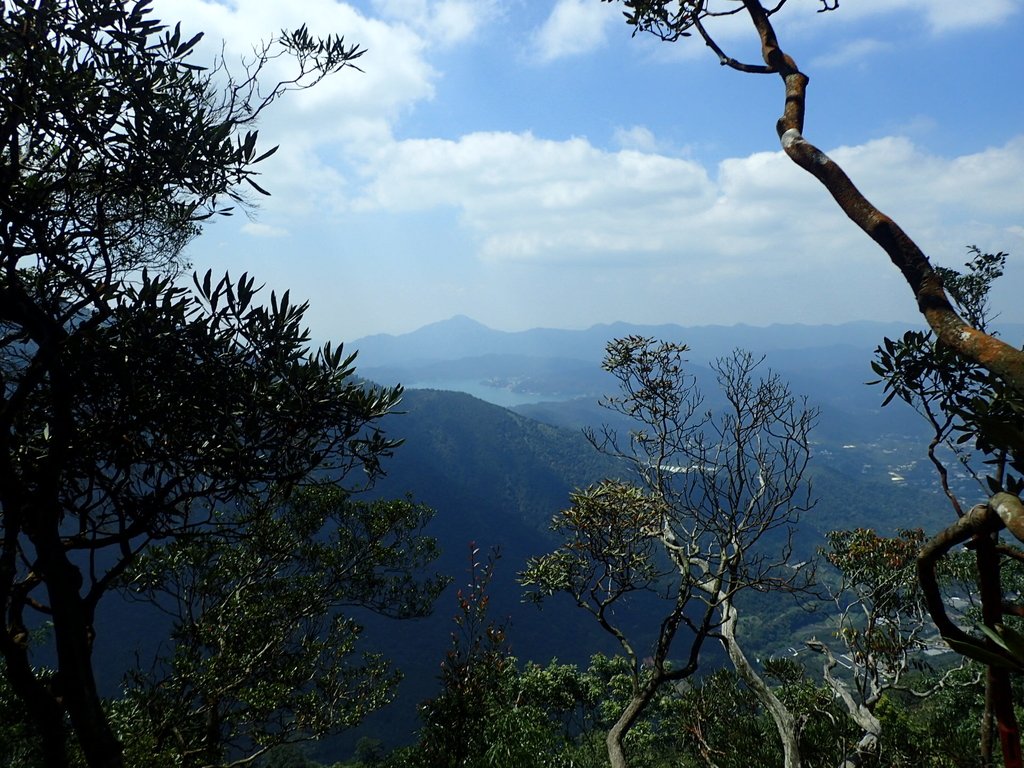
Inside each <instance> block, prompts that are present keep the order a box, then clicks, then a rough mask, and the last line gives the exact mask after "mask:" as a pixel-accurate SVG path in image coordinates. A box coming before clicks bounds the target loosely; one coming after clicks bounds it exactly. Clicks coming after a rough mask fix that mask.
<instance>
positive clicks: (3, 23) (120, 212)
mask: <svg viewBox="0 0 1024 768" xmlns="http://www.w3.org/2000/svg"><path fill="white" fill-rule="evenodd" d="M148 5H149V2H148V0H138V1H137V2H131V3H125V2H122V0H89V1H88V2H86V1H85V0H60V1H59V2H56V1H55V0H39V1H38V2H37V1H35V0H12V1H11V2H6V3H4V6H3V11H2V15H0V57H2V59H0V62H2V63H0V115H2V119H0V233H2V234H0V526H2V541H0V607H2V610H3V612H4V619H5V621H4V627H3V631H2V632H0V653H2V654H3V658H4V662H5V664H4V668H5V673H6V675H7V679H8V681H9V682H10V685H11V687H12V689H13V690H14V691H15V692H16V694H17V695H18V697H19V698H20V700H21V701H22V702H23V704H24V707H25V709H26V711H27V712H28V715H29V717H30V718H31V720H32V721H33V723H34V725H35V727H36V728H38V730H39V733H40V737H41V745H42V749H43V754H44V759H45V763H46V765H47V766H50V767H51V768H57V766H61V767H62V768H63V766H65V765H66V764H67V749H66V743H65V742H66V739H65V716H67V717H69V718H70V721H71V725H72V727H73V729H74V732H75V734H76V736H77V739H78V741H79V743H80V745H81V748H82V751H83V753H84V756H85V759H86V761H87V763H88V764H89V765H90V766H93V767H94V768H100V767H103V768H120V766H121V764H122V759H121V748H120V745H119V744H118V741H117V739H116V738H115V737H114V735H113V733H112V731H111V728H110V726H109V723H108V721H107V716H106V714H105V712H104V710H103V707H102V706H101V702H100V699H99V696H98V693H97V686H96V680H95V678H94V674H93V665H92V653H93V647H94V642H95V640H96V638H97V637H98V636H99V635H100V633H99V632H98V631H97V628H96V626H95V616H96V609H97V605H98V603H99V601H100V599H101V598H102V597H103V596H104V595H105V594H106V593H107V592H108V591H109V590H110V589H111V587H112V586H113V585H114V584H115V583H117V582H118V580H119V579H120V578H121V576H122V574H123V573H124V571H125V570H126V568H127V567H128V566H129V565H131V563H132V562H133V560H134V559H135V558H136V557H137V555H138V554H139V553H140V552H141V551H143V550H144V549H145V547H146V546H148V544H149V543H150V542H152V541H155V540H161V539H168V538H173V537H176V536H181V535H194V534H196V533H198V532H200V531H202V530H203V529H204V526H206V525H207V524H209V523H212V522H213V520H212V518H211V515H212V514H213V511H214V510H215V509H216V508H218V507H222V506H224V505H226V504H228V503H229V502H230V501H231V500H235V499H240V498H249V497H253V496H261V495H262V496H264V497H266V495H267V494H268V493H269V492H270V491H271V489H273V491H274V492H275V493H280V492H284V491H286V490H289V489H292V488H294V487H295V486H297V485H299V484H301V483H304V482H306V481H308V480H309V479H311V477H312V473H313V472H314V471H317V472H320V473H321V474H320V475H319V479H325V480H326V479H329V480H332V481H341V480H342V479H343V478H344V477H345V475H346V473H347V472H348V470H350V469H353V468H355V467H362V466H365V467H366V468H367V470H369V472H370V473H371V475H372V474H373V473H374V472H376V470H377V462H378V460H379V458H380V457H381V456H382V455H384V454H386V453H387V451H388V450H389V447H390V443H388V442H387V441H386V440H384V439H383V438H382V437H381V436H380V435H379V434H378V433H376V432H375V431H374V430H373V429H372V423H373V422H374V421H375V420H376V419H378V418H379V417H380V416H382V415H383V414H384V413H386V412H387V411H388V410H389V409H390V408H391V407H392V406H393V405H394V404H395V403H396V402H397V401H398V398H399V395H400V392H399V391H398V390H383V391H381V390H374V389H368V388H364V387H362V386H358V385H356V383H355V382H354V381H353V380H352V366H351V363H352V357H351V356H346V355H343V354H342V352H341V350H340V349H333V348H330V347H327V348H325V349H323V350H319V351H314V350H310V349H309V347H308V338H309V337H308V334H307V333H306V331H305V329H304V328H303V326H302V316H303V312H304V310H305V306H304V305H295V304H292V303H290V302H289V300H288V296H287V294H285V295H284V296H280V297H278V296H275V295H271V296H270V297H269V298H270V302H269V303H270V306H269V307H262V306H258V305H256V304H254V303H253V302H252V299H253V296H254V295H255V294H256V292H257V290H258V289H256V288H254V281H253V280H251V279H250V278H248V277H246V276H243V277H242V278H241V279H240V280H238V281H237V282H236V281H232V280H230V279H228V278H225V279H224V280H221V281H216V280H213V279H211V276H210V275H209V274H207V276H206V278H205V279H197V280H196V284H195V288H194V290H192V289H188V288H185V287H182V286H179V285H176V284H175V283H174V282H173V280H174V278H176V277H177V276H179V275H180V273H181V272H182V270H183V269H184V267H185V263H184V259H183V257H182V250H183V248H184V246H185V245H186V244H187V243H188V241H189V240H190V239H191V238H192V237H194V236H195V235H196V234H197V232H198V231H199V226H200V225H201V222H202V221H204V220H205V219H208V218H209V217H210V216H212V215H214V214H221V213H227V212H228V210H229V209H227V208H225V203H231V202H234V203H235V204H240V203H243V202H244V197H243V192H242V187H243V186H244V188H245V189H246V190H249V189H251V190H255V191H256V192H263V191H264V190H262V188H261V187H260V186H259V185H258V184H257V182H256V180H255V179H256V176H257V172H256V169H255V165H256V164H257V163H258V162H259V161H260V160H262V159H263V158H264V157H266V156H268V155H269V154H271V153H272V152H273V150H270V151H268V152H262V153H261V152H260V151H258V150H257V135H256V132H255V131H254V130H251V127H252V125H253V123H254V121H255V120H256V119H257V117H258V116H259V114H260V113H261V112H262V110H263V109H264V108H266V107H267V106H268V105H269V104H270V103H272V102H273V101H274V100H275V99H277V98H278V97H279V96H280V95H281V94H282V93H284V92H285V91H286V90H289V89H290V88H295V87H305V86H308V85H310V84H312V83H314V82H316V81H317V80H318V79H320V78H321V77H323V76H325V75H326V74H328V73H330V72H334V71H337V70H340V69H342V68H343V67H346V66H349V65H351V64H352V62H353V61H354V60H355V59H356V58H358V56H359V55H360V53H361V52H360V51H359V49H358V48H357V47H355V46H351V45H345V44H344V41H343V40H342V39H340V38H331V39H328V40H324V41H319V40H315V39H313V38H311V37H310V35H309V34H308V32H307V31H306V30H305V29H304V28H303V29H299V30H297V31H295V32H289V33H282V35H281V36H280V38H279V39H277V40H276V41H274V42H273V43H271V44H269V45H268V46H267V47H266V48H264V49H262V50H261V51H258V52H257V55H256V60H255V62H254V63H253V64H252V65H251V66H250V67H249V68H247V69H246V70H245V71H244V72H243V73H242V74H241V76H240V77H236V78H231V77H230V76H228V77H227V84H226V85H225V86H223V87H217V86H215V85H214V83H215V82H218V80H222V79H223V78H220V75H221V74H226V72H221V73H217V72H211V71H208V70H204V69H203V68H202V67H199V66H196V65H194V64H192V63H190V62H188V61H187V58H188V56H189V53H190V51H191V50H192V49H193V47H194V46H195V44H196V42H197V41H198V40H199V38H200V36H199V35H196V36H193V37H187V36H185V37H183V36H182V35H181V32H180V29H179V28H178V27H175V28H174V29H171V28H169V27H167V26H166V25H164V24H162V23H160V22H159V21H157V20H155V19H152V18H150V16H149V13H150V9H149V7H148ZM281 55H291V56H293V57H294V61H295V62H296V74H295V77H294V78H293V79H290V80H288V81H286V82H279V83H277V84H267V83H262V84H261V83H260V82H259V80H258V75H259V70H260V69H261V68H262V66H263V65H264V64H265V63H266V62H267V61H268V60H269V59H270V58H277V57H279V56H281ZM221 69H222V70H223V67H221ZM37 616H42V617H44V618H45V620H47V621H49V622H51V623H52V627H53V631H52V637H53V644H54V647H55V650H56V659H57V661H56V664H57V670H56V674H54V675H52V676H48V675H43V674H37V672H36V671H35V669H34V665H33V659H32V655H31V654H32V651H31V646H30V644H29V642H28V637H29V629H30V628H31V626H32V625H33V623H34V622H35V621H37V619H36V618H34V617H37Z"/></svg>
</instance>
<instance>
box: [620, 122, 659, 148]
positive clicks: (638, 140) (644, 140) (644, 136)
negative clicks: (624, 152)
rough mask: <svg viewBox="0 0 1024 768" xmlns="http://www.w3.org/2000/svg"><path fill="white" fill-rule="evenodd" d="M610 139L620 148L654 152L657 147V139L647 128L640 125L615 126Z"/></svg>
mask: <svg viewBox="0 0 1024 768" xmlns="http://www.w3.org/2000/svg"><path fill="white" fill-rule="evenodd" d="M612 139H613V140H614V142H615V143H616V144H617V145H619V146H620V147H621V148H622V149H635V150H637V151H638V152H655V151H657V149H658V140H657V139H656V138H655V136H654V134H653V133H652V132H651V130H650V129H649V128H646V127H644V126H642V125H633V126H630V127H629V128H616V129H615V133H614V135H613V136H612Z"/></svg>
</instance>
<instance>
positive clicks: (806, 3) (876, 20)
mask: <svg viewBox="0 0 1024 768" xmlns="http://www.w3.org/2000/svg"><path fill="white" fill-rule="evenodd" d="M154 6H155V8H156V14H157V15H158V16H159V17H160V18H162V19H164V20H165V21H176V20H179V19H180V20H181V21H182V28H183V31H184V32H189V33H191V32H195V31H200V30H202V31H205V32H206V34H207V38H206V40H205V41H204V46H205V47H203V48H201V49H200V50H199V51H198V52H197V54H196V56H195V59H194V60H195V61H197V62H198V63H203V62H205V61H206V60H208V59H209V58H210V57H211V56H212V55H213V53H214V52H216V50H218V49H219V46H220V41H221V40H223V41H224V44H225V51H226V53H227V56H228V58H229V59H230V58H232V57H237V56H240V55H244V54H245V53H246V52H250V53H251V50H252V47H253V45H254V44H255V43H256V42H258V41H259V40H261V39H267V38H269V37H271V36H272V35H273V34H274V33H275V32H276V31H277V30H280V29H281V28H285V27H287V28H294V27H296V26H298V25H299V24H302V23H307V24H308V25H309V27H310V29H311V30H312V31H313V32H315V33H317V34H320V35H325V34H329V33H341V34H344V35H345V37H346V40H347V41H350V42H354V43H359V44H360V45H361V46H363V47H365V48H366V49H367V53H366V55H365V56H364V57H363V58H362V59H360V61H359V64H360V66H361V67H362V69H363V70H364V72H362V73H361V72H357V71H354V70H346V71H344V72H342V73H341V74H338V75H335V76H334V77H332V78H331V79H329V80H327V81H325V82H323V83H321V84H320V85H319V86H317V87H316V88H315V89H313V90H310V91H307V92H303V93H297V94H291V95H290V97H288V98H286V99H285V100H283V101H282V102H280V103H278V104H276V105H275V106H274V107H273V108H272V109H271V110H270V111H269V112H268V113H267V115H266V117H265V119H264V120H263V122H262V124H261V126H260V132H261V137H262V141H263V145H264V146H265V147H266V148H269V147H270V146H272V145H273V144H280V145H281V149H280V151H279V152H278V153H277V154H276V155H275V156H274V157H272V158H271V159H269V160H267V161H266V162H265V163H264V164H263V165H264V167H263V168H262V171H263V173H264V176H263V177H262V179H261V184H263V185H264V186H266V187H267V188H268V189H269V190H270V191H271V192H272V193H273V196H272V197H270V198H262V199H261V200H260V201H259V202H260V208H259V210H258V211H256V212H255V215H254V216H253V217H251V218H247V217H245V216H236V217H233V218H231V219H220V220H219V221H217V222H216V223H213V224H211V225H210V226H208V228H207V230H206V232H205V233H204V234H203V235H202V237H201V238H200V239H199V240H197V241H196V243H195V244H194V246H193V247H192V251H191V256H192V259H193V261H194V263H195V266H196V267H197V268H200V269H205V268H206V267H208V266H212V267H214V268H215V269H216V270H218V271H223V270H225V269H227V270H230V271H231V272H232V274H238V273H240V272H242V271H248V272H250V273H251V274H253V275H255V276H256V277H257V278H258V279H259V280H260V281H262V282H265V283H266V284H267V285H268V287H273V288H276V289H278V290H282V289H285V288H290V289H291V291H292V295H293V297H294V298H304V299H308V300H309V301H310V302H311V305H312V306H311V311H310V314H309V315H308V318H309V321H310V323H311V326H312V330H313V332H314V334H315V336H317V337H318V338H328V337H330V338H335V339H340V340H351V339H354V338H358V337H360V336H363V335H367V334H371V333H378V332H388V333H402V332H406V331H410V330H413V329H415V328H417V327H419V326H421V325H424V324H427V323H430V322H434V321H437V320H442V319H445V318H448V317H451V316H452V315H455V314H465V315H469V316H471V317H473V318H475V319H477V320H479V321H481V322H483V323H485V324H487V325H489V326H491V327H494V328H499V329H503V330H521V329H525V328H531V327H537V326H548V327H561V328H583V327H587V326H590V325H592V324H594V323H598V322H609V321H613V320H626V321H632V322H639V323H664V322H673V323H680V324H684V325H703V324H710V323H716V324H717V323H721V324H731V323H737V322H743V323H750V324H756V325H766V324H769V323H774V322H807V323H825V322H844V321H848V320H855V319H868V318H874V319H884V320H897V319H909V318H913V317H915V310H914V305H913V298H912V296H911V294H910V292H909V289H907V288H906V287H905V284H904V283H903V282H902V279H901V277H900V276H899V274H898V273H897V271H896V270H895V268H893V267H892V266H890V265H889V263H888V261H887V259H886V257H885V255H884V254H883V253H882V252H881V251H880V250H879V249H878V248H877V247H875V246H874V245H873V243H871V241H870V240H868V238H867V237H866V236H865V235H863V234H862V233H861V232H860V231H859V230H857V229H856V228H855V227H854V226H853V225H852V224H851V223H850V222H849V221H848V220H846V219H845V218H844V217H843V215H842V214H841V213H840V212H839V211H838V209H836V207H835V205H834V203H833V202H832V201H831V198H830V197H828V195H827V193H826V192H825V191H824V189H823V188H822V187H821V186H820V185H819V184H818V183H817V182H816V181H815V180H814V179H812V178H811V177H810V176H808V175H806V174H805V173H803V172H802V171H800V170H799V169H797V168H796V167H795V166H793V165H792V164H791V163H790V161H789V160H787V159H786V158H785V156H784V155H783V154H782V153H781V151H780V149H779V144H778V140H777V138H776V135H775V129H774V125H775V120H776V118H777V116H778V114H779V112H780V110H781V107H782V100H783V90H782V83H781V80H780V79H779V78H778V77H777V76H765V75H743V74H740V73H737V72H733V71H731V70H728V69H725V68H723V67H720V66H719V64H718V63H717V59H716V58H715V57H714V55H713V54H712V53H711V52H710V50H708V49H707V48H705V47H704V46H703V44H702V43H701V42H700V41H699V40H697V39H693V38H691V39H687V40H683V41H680V42H678V43H674V44H667V43H662V42H660V41H657V40H655V39H654V38H652V37H649V36H638V37H636V38H633V37H631V35H630V31H631V29H630V27H628V26H627V25H626V24H625V22H624V21H623V19H622V6H621V5H620V4H618V3H612V4H608V3H602V2H599V1H598V0H352V1H350V2H338V1H337V0H293V1H292V2H282V0H233V1H232V0H222V1H221V2H214V1H213V0H156V1H155V3H154ZM818 7H820V3H818V2H813V1H812V0H790V3H789V4H788V5H787V6H786V8H785V10H784V11H782V12H781V13H780V14H779V15H778V16H776V17H775V19H776V26H777V30H778V32H779V37H780V42H781V43H782V45H783V47H784V48H785V49H786V50H787V51H788V52H789V53H790V54H791V55H792V56H793V57H794V58H795V59H796V61H797V63H798V64H799V65H800V66H801V68H802V69H803V70H804V71H805V72H807V73H808V74H809V75H810V78H811V83H810V88H809V97H808V109H807V122H806V126H805V135H806V136H807V138H808V139H809V140H810V141H812V142H814V143H816V144H817V145H818V146H819V147H821V148H822V149H824V150H826V151H828V152H830V153H831V154H832V156H833V157H834V158H835V159H836V160H838V161H840V162H841V163H842V164H843V165H844V166H845V168H846V169H847V171H848V172H849V173H850V175H851V176H852V177H853V179H854V181H855V182H856V183H857V184H858V185H859V186H860V188H861V189H862V190H863V191H864V192H865V194H867V196H868V197H869V198H870V199H871V200H872V201H873V202H875V203H876V204H877V205H879V206H880V207H881V208H882V209H883V210H884V211H886V212H887V213H889V214H890V215H892V216H893V217H894V218H895V219H896V220H897V221H898V222H900V223H901V224H902V226H903V227H904V228H905V229H906V230H907V231H908V232H909V233H910V235H911V236H912V237H914V238H915V239H916V240H917V241H918V243H919V244H920V245H922V246H923V247H924V249H925V251H926V252H927V253H928V254H929V255H930V256H931V258H932V259H933V261H935V262H937V263H940V264H946V265H950V266H958V265H960V264H962V262H963V261H964V258H965V246H966V245H968V244H972V243H976V244H977V245H979V246H980V247H982V248H984V249H986V250H1005V251H1009V252H1010V254H1011V262H1010V268H1009V271H1008V275H1007V276H1006V277H1005V278H1004V285H1003V288H1002V291H1001V293H1000V297H1001V299H1000V298H999V297H997V303H998V306H999V308H1000V309H1002V311H1003V313H1004V317H1006V318H1007V319H1010V320H1024V303H1022V302H1021V301H1020V300H1019V297H1020V296H1021V295H1022V294H1024V265H1022V264H1020V263H1018V262H1019V261H1021V260H1022V259H1024V56H1022V50H1021V49H1022V47H1024V4H1021V3H1020V2H1019V0H975V1H974V2H970V3H964V2H963V1H962V0H842V3H841V8H840V10H839V11H837V12H834V13H827V14H819V13H816V9H817V8H818ZM712 30H713V31H715V30H717V33H718V35H719V39H720V41H721V42H722V43H723V44H724V45H725V47H726V48H727V52H729V53H731V54H733V55H734V56H736V57H737V58H746V59H748V60H751V61H756V60H757V56H758V53H757V49H756V47H755V45H754V43H755V42H756V41H755V39H754V36H753V32H752V29H751V28H750V24H749V21H747V20H746V17H744V16H736V17H734V18H731V19H726V20H724V21H723V22H722V23H719V24H717V25H712Z"/></svg>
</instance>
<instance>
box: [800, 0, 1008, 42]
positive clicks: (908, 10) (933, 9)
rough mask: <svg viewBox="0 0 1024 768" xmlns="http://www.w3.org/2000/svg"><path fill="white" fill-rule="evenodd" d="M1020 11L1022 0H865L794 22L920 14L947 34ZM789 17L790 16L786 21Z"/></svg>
mask: <svg viewBox="0 0 1024 768" xmlns="http://www.w3.org/2000/svg"><path fill="white" fill-rule="evenodd" d="M1019 11H1020V2H1019V0H973V2H968V3H965V2H962V1H961V0H865V1H864V2H850V3H847V2H843V3H842V4H841V5H840V7H839V10H837V11H834V12H832V13H827V14H824V15H823V17H824V18H823V19H822V18H821V17H819V19H821V20H820V21H818V22H815V19H814V18H813V16H818V14H813V15H811V14H805V15H804V16H803V17H802V18H800V19H799V20H798V21H796V22H794V23H795V24H797V25H799V26H800V27H802V28H809V27H812V26H813V25H815V23H817V24H818V25H820V24H821V23H822V22H828V23H831V24H844V23H848V22H855V21H860V20H862V19H869V18H872V17H875V16H883V15H888V16H891V15H893V14H899V15H902V16H907V15H913V16H916V17H921V18H922V19H923V21H924V24H925V26H926V28H927V29H928V31H929V32H930V33H932V34H946V33H950V32H955V31H963V30H965V29H971V28H979V27H991V26H995V25H997V24H1001V23H1002V22H1004V21H1006V20H1007V19H1009V18H1010V17H1011V16H1013V15H1014V14H1016V13H1018V12H1019ZM788 22H789V20H788V19H787V23H788Z"/></svg>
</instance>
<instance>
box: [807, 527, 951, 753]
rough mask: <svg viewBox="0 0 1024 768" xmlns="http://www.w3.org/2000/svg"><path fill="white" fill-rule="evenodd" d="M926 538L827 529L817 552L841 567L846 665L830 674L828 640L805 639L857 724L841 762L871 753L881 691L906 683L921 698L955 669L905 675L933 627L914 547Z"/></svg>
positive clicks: (877, 736)
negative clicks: (846, 670)
mask: <svg viewBox="0 0 1024 768" xmlns="http://www.w3.org/2000/svg"><path fill="white" fill-rule="evenodd" d="M924 540H925V536H924V531H922V530H920V529H917V530H912V531H911V530H904V531H900V532H899V534H898V535H897V536H894V537H884V536H879V535H878V534H876V533H875V532H874V531H871V530H867V529H863V528H858V529H855V530H851V531H832V532H831V533H829V534H828V547H827V548H826V549H825V550H824V551H823V554H824V557H825V560H826V561H827V562H828V563H829V564H830V565H832V566H833V567H835V568H836V569H837V570H838V571H839V575H840V583H839V585H838V587H837V588H836V589H835V591H834V592H833V598H834V600H835V602H836V605H837V607H838V609H839V618H838V628H837V632H836V635H837V637H838V638H839V640H840V642H841V643H842V645H843V647H844V648H845V650H846V658H847V659H849V660H850V667H851V673H850V674H849V675H846V676H845V677H839V676H837V675H835V674H834V670H835V668H836V666H837V663H838V662H837V660H836V658H835V656H834V655H833V653H832V650H831V649H830V648H829V646H828V645H827V644H826V643H824V642H821V641H819V640H816V639H812V640H810V641H808V642H807V646H808V647H809V648H810V649H811V650H812V651H815V652H817V653H820V654H822V655H823V656H824V657H825V661H824V665H823V675H824V679H825V684H826V685H827V686H828V687H829V688H831V690H832V691H833V692H834V694H835V696H836V698H837V699H838V700H839V701H841V702H842V704H843V706H844V707H845V709H846V711H847V714H848V715H849V717H850V719H851V720H852V722H853V723H854V724H855V725H856V727H857V728H858V729H859V730H860V732H861V738H860V740H859V741H858V742H857V743H856V744H855V745H854V748H853V749H852V750H851V752H850V754H849V755H848V756H847V757H846V758H845V760H844V763H843V764H844V765H851V766H852V765H860V764H861V763H862V762H863V761H864V759H865V758H866V757H868V756H874V755H877V753H878V750H879V747H880V745H881V739H882V727H883V724H882V720H881V718H880V717H879V716H878V714H877V710H878V707H879V705H880V704H881V702H882V700H883V696H884V695H885V694H886V693H887V692H889V691H897V690H902V691H909V692H910V693H912V694H913V695H914V696H916V697H920V698H924V697H927V696H930V695H932V694H934V693H935V692H936V691H937V690H938V689H940V688H942V687H943V686H944V685H946V684H947V683H948V681H949V680H951V679H952V678H953V677H955V675H956V673H958V672H959V671H960V668H958V667H955V668H953V669H951V670H949V671H947V672H946V673H944V674H943V675H942V676H941V677H940V678H939V679H938V680H936V681H933V682H932V683H931V684H929V686H928V689H927V690H911V689H908V688H907V687H906V686H905V685H904V682H903V680H904V677H905V675H906V674H907V673H908V672H911V671H914V670H915V669H920V667H921V665H920V654H921V653H922V652H923V651H925V650H926V648H927V647H928V644H927V641H926V638H925V633H926V632H929V631H933V630H934V625H933V624H932V623H931V621H930V617H929V616H928V610H927V608H926V606H925V599H924V595H923V593H922V590H921V588H920V585H919V584H918V581H917V555H918V552H919V551H920V549H921V546H922V544H923V543H924ZM950 579H951V575H950V576H947V580H950ZM850 678H852V679H850Z"/></svg>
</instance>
